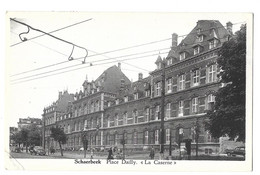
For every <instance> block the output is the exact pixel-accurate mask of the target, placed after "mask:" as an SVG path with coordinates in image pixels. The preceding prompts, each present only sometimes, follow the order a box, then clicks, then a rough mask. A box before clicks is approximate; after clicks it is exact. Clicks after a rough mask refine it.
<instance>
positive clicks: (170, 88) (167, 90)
mask: <svg viewBox="0 0 260 175" xmlns="http://www.w3.org/2000/svg"><path fill="white" fill-rule="evenodd" d="M166 83H167V84H166V92H167V93H171V92H172V79H171V78H169V79H168V80H167V81H166Z"/></svg>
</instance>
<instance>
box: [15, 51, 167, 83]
mask: <svg viewBox="0 0 260 175" xmlns="http://www.w3.org/2000/svg"><path fill="white" fill-rule="evenodd" d="M166 49H168V48H164V49H159V50H152V51H147V52H140V53H134V54H129V55H121V56H118V57H114V58H106V59H101V60H96V61H93V62H88V63H89V64H92V65H93V63H97V62H102V61H109V60H111V59H115V60H116V61H122V60H117V58H122V57H129V56H135V55H141V54H146V53H151V52H158V51H162V50H166ZM148 56H149V55H148ZM152 56H153V55H152ZM138 58H140V57H138ZM82 65H83V64H76V65H71V66H67V67H63V68H59V69H55V70H51V71H46V72H42V73H39V74H34V75H30V76H26V77H22V78H18V79H15V80H12V82H14V81H18V80H22V79H27V78H31V77H35V76H39V75H43V74H48V73H50V72H55V71H59V70H64V69H68V68H72V67H77V66H82Z"/></svg>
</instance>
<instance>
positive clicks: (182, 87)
mask: <svg viewBox="0 0 260 175" xmlns="http://www.w3.org/2000/svg"><path fill="white" fill-rule="evenodd" d="M184 83H185V75H184V74H183V75H180V76H179V90H184Z"/></svg>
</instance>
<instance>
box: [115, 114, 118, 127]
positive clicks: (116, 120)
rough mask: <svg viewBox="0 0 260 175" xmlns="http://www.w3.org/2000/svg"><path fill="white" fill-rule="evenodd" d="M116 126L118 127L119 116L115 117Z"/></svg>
mask: <svg viewBox="0 0 260 175" xmlns="http://www.w3.org/2000/svg"><path fill="white" fill-rule="evenodd" d="M115 126H118V114H116V115H115Z"/></svg>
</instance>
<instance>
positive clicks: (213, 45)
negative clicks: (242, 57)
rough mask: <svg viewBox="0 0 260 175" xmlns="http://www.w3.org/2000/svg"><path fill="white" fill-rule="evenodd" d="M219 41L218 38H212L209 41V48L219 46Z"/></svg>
mask: <svg viewBox="0 0 260 175" xmlns="http://www.w3.org/2000/svg"><path fill="white" fill-rule="evenodd" d="M217 43H218V40H217V39H213V40H210V41H209V49H213V48H215V47H217Z"/></svg>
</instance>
